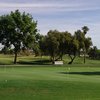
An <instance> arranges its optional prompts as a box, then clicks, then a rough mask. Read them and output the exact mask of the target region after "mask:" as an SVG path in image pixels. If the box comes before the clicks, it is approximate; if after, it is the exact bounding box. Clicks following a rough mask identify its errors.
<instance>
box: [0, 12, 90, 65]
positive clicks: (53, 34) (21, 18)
mask: <svg viewBox="0 0 100 100" xmlns="http://www.w3.org/2000/svg"><path fill="white" fill-rule="evenodd" d="M88 31H89V28H88V27H87V26H83V27H82V29H80V30H77V31H75V32H74V34H73V35H72V34H71V33H70V32H68V31H65V32H60V31H58V30H50V31H49V32H48V33H47V35H41V34H40V33H39V32H38V29H37V21H35V20H34V19H33V18H32V16H31V15H30V14H28V13H25V12H23V13H21V12H20V11H19V10H16V11H15V12H13V11H11V13H10V14H7V15H2V16H0V43H1V44H2V45H4V48H6V49H8V48H12V47H13V48H14V49H13V50H14V52H13V53H14V55H15V57H14V63H16V62H17V55H18V53H19V52H20V51H21V50H26V49H32V50H33V51H34V53H35V55H41V56H43V55H47V56H50V60H51V61H52V63H54V61H56V60H63V56H64V55H67V56H69V57H70V59H71V60H70V62H68V64H72V63H73V61H74V59H75V58H76V56H81V54H83V57H84V63H85V59H86V55H87V54H89V51H90V47H91V46H92V40H91V38H90V37H86V34H87V32H88ZM4 48H3V49H4ZM4 50H5V49H4ZM90 54H91V53H90Z"/></svg>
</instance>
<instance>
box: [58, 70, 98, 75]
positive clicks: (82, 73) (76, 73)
mask: <svg viewBox="0 0 100 100" xmlns="http://www.w3.org/2000/svg"><path fill="white" fill-rule="evenodd" d="M60 74H72V75H100V72H97V71H95V72H60Z"/></svg>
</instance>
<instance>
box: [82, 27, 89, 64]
mask: <svg viewBox="0 0 100 100" xmlns="http://www.w3.org/2000/svg"><path fill="white" fill-rule="evenodd" d="M82 30H83V34H84V47H83V52H84V63H85V62H86V44H85V35H86V34H87V32H88V31H89V28H88V27H87V26H84V27H82Z"/></svg>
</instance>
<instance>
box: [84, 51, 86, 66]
mask: <svg viewBox="0 0 100 100" xmlns="http://www.w3.org/2000/svg"><path fill="white" fill-rule="evenodd" d="M85 62H86V55H85V52H84V64H85Z"/></svg>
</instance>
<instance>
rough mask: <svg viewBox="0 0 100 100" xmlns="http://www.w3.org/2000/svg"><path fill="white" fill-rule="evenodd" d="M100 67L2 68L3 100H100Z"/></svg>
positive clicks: (1, 86) (1, 96)
mask: <svg viewBox="0 0 100 100" xmlns="http://www.w3.org/2000/svg"><path fill="white" fill-rule="evenodd" d="M99 94H100V68H99V67H96V66H94V67H89V66H88V67H81V66H80V67H74V66H71V67H68V66H67V67H66V66H65V67H63V66H44V67H43V66H34V67H32V66H26V67H23V66H2V67H1V68H0V99H1V100H100V95H99Z"/></svg>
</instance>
